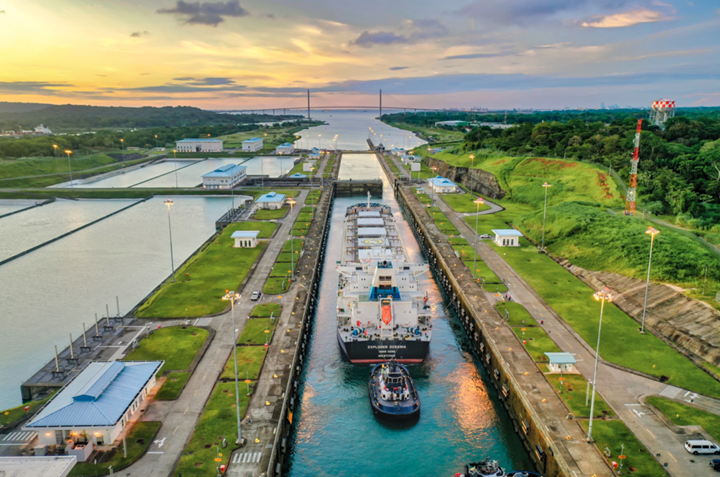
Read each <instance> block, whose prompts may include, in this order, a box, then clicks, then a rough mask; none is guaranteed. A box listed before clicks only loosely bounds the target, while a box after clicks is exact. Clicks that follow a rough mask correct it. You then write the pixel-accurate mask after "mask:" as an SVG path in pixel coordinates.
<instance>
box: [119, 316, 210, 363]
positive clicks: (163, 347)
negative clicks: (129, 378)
mask: <svg viewBox="0 0 720 477" xmlns="http://www.w3.org/2000/svg"><path fill="white" fill-rule="evenodd" d="M208 334H209V333H208V330H205V329H203V328H195V327H193V326H188V327H187V328H185V329H183V327H181V326H168V327H166V328H160V329H159V330H154V331H153V332H152V333H151V334H150V335H148V336H146V337H145V338H143V339H141V340H140V343H138V346H137V348H136V349H135V350H133V351H131V352H130V353H129V354H128V355H127V356H125V359H124V360H125V361H160V360H163V361H165V364H164V365H163V367H162V368H161V370H160V371H159V373H162V372H163V371H165V370H169V371H184V370H186V369H188V368H189V367H190V363H192V361H193V359H195V355H196V354H197V352H198V351H199V350H200V348H201V347H202V345H203V343H205V340H206V339H207V337H208Z"/></svg>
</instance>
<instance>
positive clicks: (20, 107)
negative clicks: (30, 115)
mask: <svg viewBox="0 0 720 477" xmlns="http://www.w3.org/2000/svg"><path fill="white" fill-rule="evenodd" d="M48 106H52V105H51V104H44V103H10V102H8V101H0V114H3V113H27V112H29V111H37V110H39V109H44V108H47V107H48Z"/></svg>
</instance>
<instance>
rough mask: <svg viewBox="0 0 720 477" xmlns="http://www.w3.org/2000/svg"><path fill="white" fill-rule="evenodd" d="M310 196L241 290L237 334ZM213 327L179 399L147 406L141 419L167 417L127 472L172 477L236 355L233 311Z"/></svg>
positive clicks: (288, 220)
mask: <svg viewBox="0 0 720 477" xmlns="http://www.w3.org/2000/svg"><path fill="white" fill-rule="evenodd" d="M306 197H307V191H301V192H300V195H299V196H298V204H296V205H297V207H294V208H293V211H292V214H289V215H288V216H286V217H285V218H284V219H281V220H279V221H278V222H279V223H280V227H278V229H277V232H276V233H275V236H274V237H273V239H272V240H271V241H270V243H269V244H268V246H267V249H266V250H265V253H264V254H263V256H262V258H261V259H260V261H259V262H258V263H257V265H256V266H255V268H254V270H252V272H251V275H250V278H249V279H248V281H247V283H246V284H245V286H244V287H243V289H242V290H241V293H242V299H241V300H240V301H238V302H237V304H236V305H235V324H236V332H235V336H239V335H240V333H242V330H243V328H244V326H245V323H246V322H247V317H248V316H249V315H250V312H251V311H252V309H253V308H254V307H255V305H256V304H257V303H256V302H253V301H250V300H249V296H250V294H251V293H252V292H253V291H254V290H262V288H263V286H264V284H265V281H266V279H267V277H268V276H269V275H270V271H271V270H272V267H273V265H274V264H275V260H276V258H277V256H278V255H279V254H280V251H281V250H282V247H283V246H284V245H285V242H286V241H287V239H288V236H289V234H290V231H291V230H292V226H293V224H294V222H295V219H297V216H298V214H299V213H300V209H301V208H302V204H303V203H304V201H305V198H306ZM218 299H219V298H218ZM270 301H275V300H273V299H268V300H264V301H262V302H270ZM283 305H284V308H283V309H285V308H287V309H289V308H291V306H290V305H288V306H285V302H284V300H283ZM209 326H210V327H212V328H213V329H215V330H216V332H217V333H216V335H215V338H214V339H213V341H212V343H210V346H209V347H208V349H207V351H206V352H205V355H204V356H203V358H202V359H201V360H200V362H199V363H198V366H197V368H195V372H194V373H193V375H192V376H191V377H190V379H189V380H188V382H187V384H186V385H185V389H184V390H183V391H182V393H181V394H180V397H179V398H178V399H177V400H175V401H154V402H152V404H151V405H149V406H147V412H146V413H145V416H144V417H143V419H142V420H145V421H162V423H163V425H162V427H161V428H160V431H159V432H158V434H157V437H156V438H155V441H154V443H152V444H151V445H150V447H149V449H148V452H147V453H146V454H145V455H144V456H143V457H142V458H141V459H140V460H139V461H138V462H136V463H135V464H133V465H132V466H130V467H128V468H127V469H124V470H123V474H128V475H133V476H143V477H145V476H152V477H155V476H156V477H167V476H170V475H171V474H172V470H173V468H174V467H175V464H176V463H177V462H178V460H179V459H180V456H181V455H182V452H183V450H184V449H185V445H186V444H187V442H188V440H189V439H190V436H192V433H193V430H194V429H195V426H196V424H197V422H198V420H199V419H200V416H201V415H202V412H203V410H204V408H205V404H206V403H207V401H208V399H209V398H210V395H211V394H212V391H213V388H214V387H215V383H216V382H217V379H218V377H219V376H220V374H221V373H222V372H223V370H224V368H225V364H226V363H227V360H228V359H229V358H230V354H231V353H232V349H233V343H234V341H235V340H234V339H233V333H232V331H233V330H232V319H231V314H230V312H229V311H228V312H227V313H224V314H222V315H219V316H215V317H212V319H211V322H210V324H209ZM229 440H230V439H228V441H229Z"/></svg>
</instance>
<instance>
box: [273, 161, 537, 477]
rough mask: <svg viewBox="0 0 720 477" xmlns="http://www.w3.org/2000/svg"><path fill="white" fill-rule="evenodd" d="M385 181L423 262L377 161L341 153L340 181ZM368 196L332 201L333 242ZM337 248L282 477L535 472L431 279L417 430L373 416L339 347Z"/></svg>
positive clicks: (413, 253) (360, 374) (410, 245)
mask: <svg viewBox="0 0 720 477" xmlns="http://www.w3.org/2000/svg"><path fill="white" fill-rule="evenodd" d="M377 178H382V179H383V181H384V190H383V197H382V198H378V197H373V201H378V202H382V203H384V204H387V205H389V206H390V207H391V208H392V210H393V211H394V213H395V215H396V218H397V220H398V228H399V231H400V235H401V237H402V240H403V243H404V244H405V246H406V248H407V250H408V253H409V256H410V258H411V260H412V261H415V262H418V263H419V262H426V260H425V258H424V257H423V256H422V254H421V252H420V250H419V247H418V245H417V243H416V241H415V238H414V236H413V234H412V232H411V230H410V228H409V226H408V224H407V223H406V222H405V220H404V218H403V216H402V214H401V212H400V208H399V206H398V203H397V202H396V200H395V198H394V194H393V191H392V189H391V187H390V185H389V183H388V181H387V177H386V176H385V174H384V172H383V171H382V169H381V167H380V165H379V164H378V162H377V160H376V158H375V156H374V155H372V154H343V159H342V165H341V169H340V177H339V179H345V180H348V179H353V180H362V179H377ZM364 200H367V198H366V197H357V198H336V199H335V203H334V206H333V211H332V217H331V225H330V234H329V236H330V237H337V236H339V235H338V234H341V233H342V232H341V230H342V224H343V220H344V216H345V209H346V208H347V207H348V206H350V205H352V204H355V203H358V202H362V201H364ZM340 247H341V244H340V241H339V240H329V241H328V243H327V249H326V260H325V264H324V269H323V275H322V277H323V278H322V282H321V288H320V296H319V306H318V311H317V316H316V318H315V324H314V327H313V335H312V341H311V343H312V344H311V347H310V351H309V356H308V364H307V367H306V370H305V372H304V373H303V375H302V388H301V399H300V405H299V407H298V409H297V411H296V414H295V418H294V422H295V427H294V429H293V433H292V438H291V442H290V454H291V456H290V458H289V459H288V460H287V461H286V462H287V465H286V469H285V472H284V473H286V474H287V475H291V476H294V477H305V476H308V477H309V476H323V475H328V476H330V475H332V476H345V475H347V476H350V475H352V476H362V475H367V476H375V475H398V474H399V473H402V474H405V475H437V476H441V475H453V474H454V473H455V472H460V471H462V470H464V467H463V466H464V465H465V464H466V463H468V462H472V461H477V460H481V459H483V458H485V457H491V458H493V459H497V460H498V461H499V462H500V463H501V465H502V466H503V467H505V468H506V469H530V468H532V464H531V463H530V461H529V459H528V457H527V454H526V453H525V451H524V449H523V447H522V445H521V443H520V441H519V439H518V438H517V436H516V434H515V432H514V431H513V427H512V423H511V422H510V420H509V418H508V417H507V414H506V413H505V411H504V410H503V408H502V407H501V405H500V403H499V401H498V399H497V395H496V392H495V389H494V388H493V387H492V386H487V382H488V379H487V376H486V373H485V371H484V369H483V368H482V366H480V365H479V363H478V362H476V361H475V359H474V357H473V355H472V354H471V352H470V346H469V343H468V342H467V340H466V338H465V335H464V332H463V330H462V327H461V325H460V322H459V321H458V319H457V317H456V316H454V314H453V313H452V312H444V307H443V297H442V295H441V292H440V290H439V289H438V287H437V286H436V284H435V282H434V280H433V278H432V276H430V274H429V273H428V275H426V276H425V277H424V279H423V282H422V285H423V287H424V289H425V290H427V292H428V295H429V298H430V300H429V302H430V303H432V304H434V305H437V306H436V307H435V308H434V313H433V319H434V321H433V339H432V342H431V345H430V354H429V356H428V358H427V359H426V360H425V362H424V363H423V364H422V365H414V366H410V371H411V373H412V374H413V377H414V379H415V383H416V385H417V386H418V389H419V391H420V395H421V400H422V415H421V417H420V419H419V421H417V423H415V424H410V425H402V424H390V423H387V422H384V421H382V420H380V419H377V418H375V417H374V416H373V414H372V411H371V408H370V404H369V401H368V396H367V380H368V376H369V369H370V368H369V367H366V366H355V365H351V364H350V363H348V362H345V361H343V359H342V358H341V355H340V351H339V349H338V345H337V339H336V334H335V333H336V328H335V323H336V318H335V299H336V290H337V282H336V279H337V276H336V272H335V263H336V261H337V260H338V259H339V256H340Z"/></svg>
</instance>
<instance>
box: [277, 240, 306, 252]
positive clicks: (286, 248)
mask: <svg viewBox="0 0 720 477" xmlns="http://www.w3.org/2000/svg"><path fill="white" fill-rule="evenodd" d="M303 245H305V241H304V240H302V239H292V240H288V241H286V242H285V245H283V248H282V251H283V252H291V251H295V252H298V251H300V250H302V248H303Z"/></svg>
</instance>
